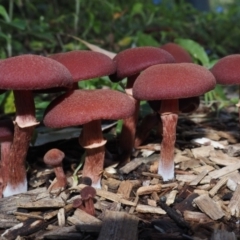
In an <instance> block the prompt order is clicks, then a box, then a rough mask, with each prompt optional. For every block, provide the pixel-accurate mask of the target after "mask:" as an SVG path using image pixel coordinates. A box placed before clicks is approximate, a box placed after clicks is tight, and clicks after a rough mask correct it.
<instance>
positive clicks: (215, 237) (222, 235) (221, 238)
mask: <svg viewBox="0 0 240 240" xmlns="http://www.w3.org/2000/svg"><path fill="white" fill-rule="evenodd" d="M226 239H227V240H237V237H236V235H235V233H234V232H228V231H227V230H224V229H214V232H213V234H212V236H211V240H226Z"/></svg>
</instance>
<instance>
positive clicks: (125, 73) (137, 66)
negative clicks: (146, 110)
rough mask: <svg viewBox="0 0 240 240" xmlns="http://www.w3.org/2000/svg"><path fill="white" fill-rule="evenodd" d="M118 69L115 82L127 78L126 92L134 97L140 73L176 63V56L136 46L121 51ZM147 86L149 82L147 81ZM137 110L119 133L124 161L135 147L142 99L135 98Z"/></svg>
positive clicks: (117, 59) (117, 56) (116, 58)
mask: <svg viewBox="0 0 240 240" xmlns="http://www.w3.org/2000/svg"><path fill="white" fill-rule="evenodd" d="M113 61H114V62H116V65H117V70H116V72H115V73H114V74H112V75H110V76H109V77H110V79H111V80H112V81H113V82H116V81H120V80H122V79H124V78H127V84H126V86H125V91H126V93H127V94H128V95H129V96H131V97H132V87H133V84H134V82H135V79H136V78H137V77H138V75H139V74H140V73H141V72H142V71H143V70H145V69H147V68H148V67H150V66H153V65H156V64H162V63H174V62H175V60H174V58H173V57H172V56H171V55H170V54H169V53H168V52H166V51H165V50H162V49H160V48H157V47H148V46H146V47H136V48H130V49H126V50H124V51H121V52H119V53H118V54H117V55H116V56H115V57H114V59H113ZM146 87H147V83H146ZM134 101H135V111H134V113H133V114H132V116H130V117H129V118H126V119H124V121H123V126H122V131H121V133H120V135H119V147H120V150H121V151H122V154H123V156H125V157H123V159H122V161H123V162H127V161H129V158H130V156H131V153H132V150H133V148H134V139H135V132H136V126H137V121H138V113H139V106H140V101H139V99H134Z"/></svg>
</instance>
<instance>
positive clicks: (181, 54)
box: [160, 43, 193, 63]
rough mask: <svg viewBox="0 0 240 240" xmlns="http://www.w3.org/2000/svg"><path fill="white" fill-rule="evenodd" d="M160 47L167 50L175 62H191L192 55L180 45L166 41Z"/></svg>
mask: <svg viewBox="0 0 240 240" xmlns="http://www.w3.org/2000/svg"><path fill="white" fill-rule="evenodd" d="M160 48H161V49H163V50H165V51H167V52H169V53H170V54H171V55H172V56H173V57H174V58H175V60H176V63H184V62H185V63H192V62H193V60H192V57H191V56H190V54H189V53H188V52H187V51H186V50H185V49H184V48H183V47H181V46H179V45H178V44H176V43H167V44H164V45H162V46H161V47H160Z"/></svg>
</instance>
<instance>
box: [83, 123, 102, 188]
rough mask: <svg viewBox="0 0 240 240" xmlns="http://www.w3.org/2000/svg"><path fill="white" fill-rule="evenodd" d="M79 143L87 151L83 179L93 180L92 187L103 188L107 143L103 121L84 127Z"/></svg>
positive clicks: (87, 124)
mask: <svg viewBox="0 0 240 240" xmlns="http://www.w3.org/2000/svg"><path fill="white" fill-rule="evenodd" d="M79 143H80V144H81V145H82V146H83V147H84V148H85V149H86V156H85V163H84V166H83V173H82V176H83V177H90V178H91V179H92V186H93V187H95V188H101V184H100V180H101V175H102V172H103V165H104V158H105V147H104V145H105V143H106V140H104V139H103V134H102V128H101V121H100V120H94V121H91V122H89V123H86V124H84V125H83V130H82V133H81V136H80V138H79Z"/></svg>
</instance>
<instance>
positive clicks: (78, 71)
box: [49, 50, 116, 89]
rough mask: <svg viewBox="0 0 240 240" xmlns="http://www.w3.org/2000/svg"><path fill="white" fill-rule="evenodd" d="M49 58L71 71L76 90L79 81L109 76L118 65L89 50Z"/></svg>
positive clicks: (54, 55)
mask: <svg viewBox="0 0 240 240" xmlns="http://www.w3.org/2000/svg"><path fill="white" fill-rule="evenodd" d="M49 58H52V59H54V60H56V61H58V62H60V63H61V64H63V65H64V66H65V67H66V68H67V69H68V70H69V72H70V73H71V74H72V77H73V80H74V82H75V84H74V88H75V89H77V88H78V83H77V82H78V81H83V80H88V79H92V78H97V77H103V76H108V75H110V74H112V73H114V72H115V70H116V65H115V63H114V62H113V61H112V59H111V58H110V57H108V56H106V55H105V54H103V53H100V52H94V51H89V50H74V51H70V52H65V53H56V54H52V55H50V56H49Z"/></svg>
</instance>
